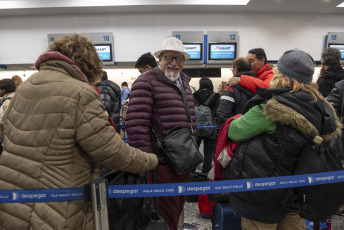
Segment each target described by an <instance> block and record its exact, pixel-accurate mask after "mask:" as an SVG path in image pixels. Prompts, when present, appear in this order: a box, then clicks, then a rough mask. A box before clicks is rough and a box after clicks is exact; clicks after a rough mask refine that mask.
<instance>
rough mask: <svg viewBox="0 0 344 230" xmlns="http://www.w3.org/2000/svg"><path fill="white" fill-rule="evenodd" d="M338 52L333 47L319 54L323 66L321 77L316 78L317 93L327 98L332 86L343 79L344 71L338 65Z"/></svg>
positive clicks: (339, 56) (339, 54)
mask: <svg viewBox="0 0 344 230" xmlns="http://www.w3.org/2000/svg"><path fill="white" fill-rule="evenodd" d="M340 59H341V53H340V50H339V49H337V48H333V47H328V48H326V49H324V51H323V52H322V53H321V63H322V65H323V67H322V71H321V75H320V77H319V78H318V81H317V83H318V86H319V92H320V93H321V94H322V95H323V96H324V97H327V95H329V93H330V92H331V90H332V88H333V87H334V85H335V84H336V83H337V82H339V81H341V80H343V79H344V69H343V68H342V66H341V65H340Z"/></svg>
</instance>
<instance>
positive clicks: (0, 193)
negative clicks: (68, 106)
mask: <svg viewBox="0 0 344 230" xmlns="http://www.w3.org/2000/svg"><path fill="white" fill-rule="evenodd" d="M342 182H344V170H341V171H333V172H325V173H314V174H303V175H292V176H283V177H266V178H255V179H243V180H222V181H208V182H189V183H172V184H145V185H110V186H108V194H109V198H119V197H160V196H181V195H183V196H184V195H197V194H214V193H223V192H227V193H233V192H247V191H258V190H270V189H281V188H293V187H304V186H312V185H322V184H330V183H342ZM83 199H84V193H83V188H64V189H39V190H0V203H30V202H59V201H70V200H83Z"/></svg>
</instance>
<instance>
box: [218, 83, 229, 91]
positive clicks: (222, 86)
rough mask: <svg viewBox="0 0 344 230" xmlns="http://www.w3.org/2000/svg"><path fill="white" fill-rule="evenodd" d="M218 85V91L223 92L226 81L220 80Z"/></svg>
mask: <svg viewBox="0 0 344 230" xmlns="http://www.w3.org/2000/svg"><path fill="white" fill-rule="evenodd" d="M220 85H221V87H220ZM220 85H219V88H220V89H221V90H220V91H218V93H223V91H224V90H225V88H226V86H227V82H226V81H221V83H220Z"/></svg>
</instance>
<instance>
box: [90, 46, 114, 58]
mask: <svg viewBox="0 0 344 230" xmlns="http://www.w3.org/2000/svg"><path fill="white" fill-rule="evenodd" d="M94 47H95V48H96V50H97V53H98V55H99V58H100V60H102V61H112V47H111V44H95V45H94Z"/></svg>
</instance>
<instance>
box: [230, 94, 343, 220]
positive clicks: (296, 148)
mask: <svg viewBox="0 0 344 230" xmlns="http://www.w3.org/2000/svg"><path fill="white" fill-rule="evenodd" d="M289 91H290V89H285V88H284V89H265V90H261V93H259V92H258V96H256V97H254V98H252V99H251V101H250V104H249V108H252V109H255V110H257V109H259V110H260V113H259V112H257V111H256V112H255V113H254V114H257V116H256V117H257V118H259V117H260V116H264V115H265V116H266V119H268V120H269V122H275V123H276V124H277V125H276V127H277V128H275V131H274V132H273V133H270V134H268V133H267V132H264V133H262V134H260V135H257V136H254V137H253V138H251V139H249V140H247V141H245V142H242V143H241V144H240V145H239V147H238V148H237V149H236V150H235V154H234V157H233V159H232V161H231V162H230V164H229V166H228V168H227V170H226V178H227V179H248V178H261V177H277V176H288V175H292V174H293V170H294V168H295V165H296V163H297V160H298V157H299V156H300V154H301V153H302V151H303V148H304V146H305V144H306V142H307V141H309V139H310V140H312V139H313V137H314V136H321V137H323V139H324V142H326V143H328V142H330V141H332V140H334V141H337V140H338V138H339V137H340V134H341V131H340V126H341V125H340V122H339V120H338V117H337V116H336V114H335V112H334V110H333V108H332V107H331V106H330V104H329V103H327V102H326V101H320V100H317V102H315V103H313V102H312V101H314V98H313V97H312V96H311V95H310V94H309V93H306V92H304V91H297V92H289ZM264 101H267V103H266V105H265V106H264V105H262V104H261V103H262V102H264ZM257 104H258V105H259V106H258V105H257ZM264 104H265V102H264ZM252 106H255V107H252ZM252 109H251V110H252ZM251 118H252V119H251V120H252V121H253V122H255V121H256V120H255V119H254V118H253V117H251ZM239 119H240V118H239ZM239 119H237V120H236V121H233V122H232V123H231V126H232V125H233V124H235V122H237V121H240V120H239ZM245 119H248V118H245ZM245 119H243V121H244V120H245ZM257 120H258V119H257ZM239 123H240V122H238V123H237V124H238V125H239ZM265 123H266V122H264V121H262V122H261V123H259V124H258V123H257V125H256V126H258V125H263V124H265ZM242 124H244V123H242ZM250 126H251V127H252V123H251V124H250ZM240 130H250V129H249V128H247V127H243V126H242V127H241V129H240ZM255 130H257V129H255ZM231 131H232V133H233V135H238V134H237V133H238V132H235V131H236V130H235V129H233V130H229V132H231ZM330 148H331V150H332V152H337V149H336V148H337V145H331V147H330ZM304 163H305V164H310V163H311V162H304ZM330 193H331V192H329V193H328V194H330ZM291 198H292V192H291V190H290V189H273V190H266V191H254V192H244V193H232V194H230V199H229V204H230V206H231V207H232V208H233V209H234V210H236V211H237V212H238V213H239V214H240V215H241V216H243V217H245V218H248V219H252V220H256V221H259V222H263V223H267V224H272V223H278V222H280V221H282V220H283V218H284V217H285V216H286V215H287V214H288V212H292V211H291V208H296V207H295V206H292V205H290V204H291V203H292V202H291ZM294 212H295V210H294Z"/></svg>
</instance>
